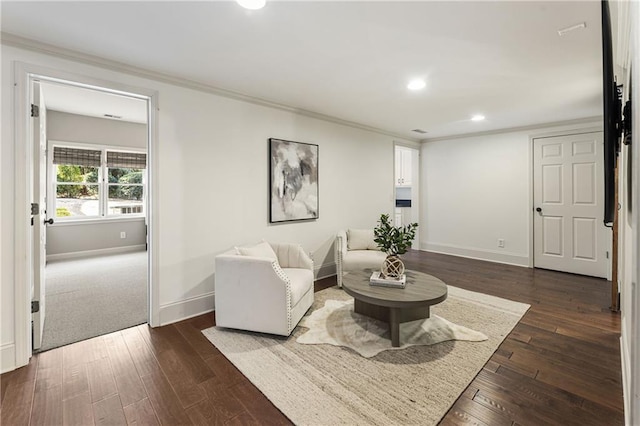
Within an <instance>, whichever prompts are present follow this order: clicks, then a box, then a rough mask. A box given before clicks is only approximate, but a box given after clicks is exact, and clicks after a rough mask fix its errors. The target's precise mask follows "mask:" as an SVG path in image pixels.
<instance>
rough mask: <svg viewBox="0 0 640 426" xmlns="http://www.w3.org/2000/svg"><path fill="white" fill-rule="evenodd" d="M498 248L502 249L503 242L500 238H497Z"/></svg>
mask: <svg viewBox="0 0 640 426" xmlns="http://www.w3.org/2000/svg"><path fill="white" fill-rule="evenodd" d="M498 247H500V248H504V240H503V239H502V238H498Z"/></svg>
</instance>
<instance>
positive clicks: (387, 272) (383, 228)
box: [373, 214, 418, 280]
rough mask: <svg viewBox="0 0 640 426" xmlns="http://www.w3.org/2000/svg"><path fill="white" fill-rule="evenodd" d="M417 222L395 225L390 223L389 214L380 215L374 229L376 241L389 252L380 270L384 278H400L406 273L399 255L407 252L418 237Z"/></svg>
mask: <svg viewBox="0 0 640 426" xmlns="http://www.w3.org/2000/svg"><path fill="white" fill-rule="evenodd" d="M417 228H418V224H417V223H410V224H408V225H405V226H393V225H391V223H389V215H388V214H382V215H380V220H378V225H377V226H376V227H375V229H374V230H373V232H374V235H375V238H374V241H375V242H376V243H377V244H378V247H379V248H380V250H382V251H383V252H385V253H386V254H387V257H386V259H385V260H384V262H383V263H382V268H381V270H380V272H381V273H382V278H384V279H389V278H391V279H396V280H399V279H401V278H402V275H403V274H404V263H402V260H400V257H399V255H401V254H405V253H406V252H407V250H408V249H409V248H410V247H411V243H412V242H413V240H414V238H415V237H416V229H417Z"/></svg>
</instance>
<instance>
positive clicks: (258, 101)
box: [0, 32, 420, 142]
mask: <svg viewBox="0 0 640 426" xmlns="http://www.w3.org/2000/svg"><path fill="white" fill-rule="evenodd" d="M0 43H1V44H3V45H6V46H12V47H17V48H20V49H25V50H30V51H32V52H37V53H42V54H45V55H49V56H55V57H58V58H61V59H67V60H71V61H74V62H81V63H84V64H87V65H92V66H96V67H100V68H104V69H107V70H110V71H116V72H120V73H124V74H129V75H133V76H136V77H141V78H146V79H150V80H155V81H158V82H162V83H166V84H170V85H173V86H179V87H184V88H187V89H191V90H196V91H199V92H205V93H211V94H213V95H217V96H222V97H225V98H229V99H234V100H239V101H243V102H248V103H252V104H255V105H260V106H264V107H268V108H274V109H278V110H281V111H286V112H290V113H293V114H298V115H303V116H306V117H310V118H315V119H318V120H322V121H327V122H330V123H335V124H339V125H342V126H347V127H352V128H355V129H360V130H366V131H369V132H373V133H378V134H381V135H385V136H391V137H394V138H400V139H404V140H407V141H413V142H420V139H418V138H412V137H409V136H406V135H402V134H399V133H395V132H392V131H388V130H384V129H380V128H378V127H373V126H368V125H366V124H360V123H356V122H354V121H349V120H343V119H341V118H338V117H333V116H331V115H326V114H321V113H318V112H314V111H309V110H306V109H303V108H296V107H293V106H289V105H285V104H281V103H278V102H274V101H270V100H267V99H262V98H258V97H255V96H250V95H246V94H244V93H240V92H236V91H233V90H228V89H223V88H220V87H215V86H211V85H209V84H204V83H200V82H197V81H193V80H188V79H185V78H181V77H177V76H174V75H170V74H165V73H161V72H157V71H153V70H150V69H146V68H140V67H136V66H132V65H129V64H126V63H123V62H118V61H112V60H110V59H105V58H102V57H100V56H95V55H91V54H88V53H83V52H79V51H76V50H71V49H66V48H63V47H59V46H55V45H52V44H48V43H43V42H40V41H37V40H32V39H29V38H25V37H21V36H17V35H15V34H11V33H6V32H0Z"/></svg>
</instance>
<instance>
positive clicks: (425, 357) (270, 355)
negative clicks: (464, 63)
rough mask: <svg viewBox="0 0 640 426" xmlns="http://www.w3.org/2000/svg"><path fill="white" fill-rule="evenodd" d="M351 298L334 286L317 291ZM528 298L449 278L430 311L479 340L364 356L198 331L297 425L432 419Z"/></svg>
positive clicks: (319, 300) (318, 302)
mask: <svg viewBox="0 0 640 426" xmlns="http://www.w3.org/2000/svg"><path fill="white" fill-rule="evenodd" d="M327 300H352V298H351V297H350V296H349V295H347V294H346V293H344V292H343V291H342V290H341V289H338V288H336V287H333V288H330V289H326V290H323V291H321V292H319V293H316V295H315V302H314V304H313V306H312V311H314V310H318V309H320V308H321V307H323V306H324V305H325V302H326V301H327ZM528 308H529V305H526V304H523V303H517V302H512V301H509V300H506V299H500V298H497V297H492V296H488V295H485V294H481V293H474V292H470V291H466V290H462V289H459V288H456V287H451V286H449V297H448V298H447V300H445V301H444V302H443V303H441V304H439V305H436V306H434V307H432V309H431V314H432V315H437V316H439V317H441V318H446V319H447V320H448V321H451V322H453V323H455V324H458V325H461V326H464V327H468V328H470V329H472V330H476V331H480V332H482V333H484V334H485V335H486V336H487V340H485V341H482V342H466V341H446V342H443V343H438V344H435V345H430V346H411V347H408V348H406V349H402V350H394V351H384V352H381V353H379V354H378V355H376V356H374V357H372V358H363V357H362V356H360V355H359V354H358V353H356V352H354V351H353V350H351V349H348V348H344V347H338V346H332V345H302V344H299V343H297V342H296V339H297V338H298V337H300V336H301V335H302V334H303V333H304V332H306V331H307V330H306V329H305V328H304V327H301V326H298V327H297V328H296V329H295V330H294V332H293V333H292V335H291V336H289V338H280V337H276V336H270V335H264V334H258V333H250V332H242V331H235V330H228V329H222V328H217V327H212V328H209V329H207V330H203V333H204V335H205V336H206V337H207V338H208V339H209V340H210V341H211V342H212V343H213V344H214V345H215V346H216V347H217V348H218V349H219V350H220V351H221V352H222V353H223V354H224V355H225V356H226V357H227V358H228V359H229V360H230V361H231V362H232V363H233V364H234V365H235V366H236V367H238V369H239V370H240V371H241V372H242V373H243V374H244V375H245V376H246V377H247V378H248V379H249V380H250V381H251V382H252V383H253V384H254V385H256V386H257V387H258V389H260V391H261V392H262V393H264V394H265V395H266V397H267V398H269V400H271V402H273V404H274V405H275V406H276V407H278V408H279V409H280V410H281V411H282V412H283V413H284V414H285V415H286V416H287V417H288V418H289V419H290V420H291V421H292V422H294V423H295V424H299V425H329V424H330V425H335V424H348V425H392V424H398V425H409V424H411V425H418V424H419V425H433V424H437V423H438V421H439V420H440V419H441V418H442V417H443V416H444V415H445V414H446V413H447V411H448V410H449V408H450V407H451V405H452V404H453V403H454V402H455V401H456V399H457V398H458V397H459V395H460V394H461V393H462V392H463V391H464V390H465V388H466V387H467V386H468V384H469V383H470V382H471V380H473V378H474V377H475V376H476V374H477V373H478V372H479V371H480V370H481V369H482V367H483V366H484V364H485V363H486V362H487V361H488V360H489V358H490V357H491V355H492V354H493V352H495V350H496V349H497V348H498V346H499V345H500V343H501V342H502V341H503V340H504V338H505V337H506V336H507V335H508V334H509V332H510V331H511V330H512V329H513V327H514V326H515V325H516V324H517V323H518V321H519V320H520V318H522V316H523V315H524V313H525V312H526V311H527V309H528Z"/></svg>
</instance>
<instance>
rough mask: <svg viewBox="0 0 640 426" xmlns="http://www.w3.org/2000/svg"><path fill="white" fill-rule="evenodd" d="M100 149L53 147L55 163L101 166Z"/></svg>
mask: <svg viewBox="0 0 640 426" xmlns="http://www.w3.org/2000/svg"><path fill="white" fill-rule="evenodd" d="M100 154H101V152H100V151H94V150H91V149H78V148H66V147H62V146H54V147H53V164H71V165H74V166H85V167H100Z"/></svg>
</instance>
